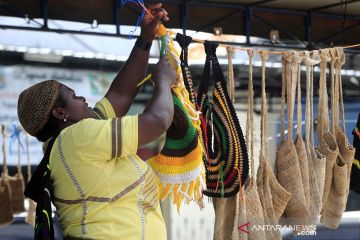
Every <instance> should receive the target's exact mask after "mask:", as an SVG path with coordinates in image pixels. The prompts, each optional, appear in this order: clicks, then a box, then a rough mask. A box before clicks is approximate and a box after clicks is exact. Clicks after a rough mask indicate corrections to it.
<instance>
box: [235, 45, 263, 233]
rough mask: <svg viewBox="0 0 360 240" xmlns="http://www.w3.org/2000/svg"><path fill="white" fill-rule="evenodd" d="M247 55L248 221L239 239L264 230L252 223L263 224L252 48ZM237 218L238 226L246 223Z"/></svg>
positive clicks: (246, 195)
mask: <svg viewBox="0 0 360 240" xmlns="http://www.w3.org/2000/svg"><path fill="white" fill-rule="evenodd" d="M248 55H249V91H248V112H247V120H246V143H247V148H248V149H247V150H248V154H249V156H250V158H249V160H250V175H249V176H248V178H247V180H246V182H245V201H244V203H245V205H246V217H247V222H248V223H249V228H248V229H247V231H248V232H249V234H248V235H247V238H245V236H243V233H244V232H243V231H241V230H239V239H251V240H257V239H265V231H262V230H257V229H255V228H253V227H252V226H253V225H260V226H263V225H264V214H263V211H262V206H261V202H260V197H259V192H258V188H257V185H256V172H257V170H256V169H255V163H254V144H255V139H254V90H253V74H252V73H253V72H252V71H253V60H254V50H248ZM247 222H242V221H240V220H239V226H241V225H243V224H245V223H247Z"/></svg>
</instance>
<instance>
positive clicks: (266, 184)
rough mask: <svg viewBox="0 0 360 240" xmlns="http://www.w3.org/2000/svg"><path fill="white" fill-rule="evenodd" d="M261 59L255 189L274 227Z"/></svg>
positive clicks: (272, 234) (276, 234)
mask: <svg viewBox="0 0 360 240" xmlns="http://www.w3.org/2000/svg"><path fill="white" fill-rule="evenodd" d="M259 54H260V58H261V75H262V77H261V90H262V91H261V92H262V93H261V100H262V101H261V146H260V157H259V160H260V163H259V169H258V172H257V179H256V181H257V187H258V191H259V197H260V201H261V206H262V210H263V214H264V222H265V224H267V225H271V226H276V225H277V224H278V221H277V219H276V215H275V210H274V206H273V198H272V192H271V187H270V181H269V179H270V178H269V176H270V174H271V173H272V169H271V167H270V165H269V143H268V113H267V106H266V92H265V62H266V60H267V59H268V54H267V52H265V51H261V52H259ZM266 239H271V240H273V239H281V235H280V231H279V230H277V229H270V231H268V232H267V233H266Z"/></svg>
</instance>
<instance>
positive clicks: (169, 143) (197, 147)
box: [148, 25, 205, 210]
mask: <svg viewBox="0 0 360 240" xmlns="http://www.w3.org/2000/svg"><path fill="white" fill-rule="evenodd" d="M157 35H158V36H160V37H161V39H162V47H161V49H162V51H161V54H166V55H167V56H168V58H169V59H170V62H171V65H172V67H173V68H174V69H175V70H176V73H177V79H176V83H175V84H174V86H173V87H172V95H173V102H174V118H173V121H172V124H171V126H170V127H169V129H168V130H167V132H166V136H165V144H164V147H163V149H162V150H161V152H160V153H159V154H158V155H156V156H155V157H154V158H153V159H151V160H149V161H148V162H149V164H150V166H151V167H152V168H153V170H154V172H155V173H156V175H157V176H158V179H159V184H158V185H159V198H160V200H164V199H165V198H166V197H168V196H170V197H171V199H172V202H173V204H175V205H176V206H177V209H178V210H179V209H180V206H181V203H182V202H184V201H185V202H186V203H189V201H190V200H191V201H195V202H196V203H197V204H198V205H199V206H200V208H202V207H203V201H202V199H203V197H202V191H203V188H204V187H205V169H204V164H203V154H204V149H203V147H202V144H201V142H202V139H201V135H200V134H199V133H200V131H201V128H200V118H199V114H198V112H197V111H196V108H195V106H194V104H193V103H192V102H191V101H190V97H189V92H188V90H187V89H186V86H185V83H184V78H183V74H182V70H181V64H180V59H179V56H180V54H179V52H178V51H177V50H176V48H175V46H174V42H173V39H172V38H171V37H170V35H169V33H167V31H166V28H165V27H164V26H163V25H161V26H160V28H159V30H158V32H157Z"/></svg>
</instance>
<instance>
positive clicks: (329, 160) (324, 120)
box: [316, 49, 339, 207]
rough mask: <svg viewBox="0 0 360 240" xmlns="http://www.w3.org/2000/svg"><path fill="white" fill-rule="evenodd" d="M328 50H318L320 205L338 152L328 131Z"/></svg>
mask: <svg viewBox="0 0 360 240" xmlns="http://www.w3.org/2000/svg"><path fill="white" fill-rule="evenodd" d="M328 52H329V51H328V50H327V49H322V50H321V52H320V59H321V62H320V82H319V104H318V125H317V130H318V142H319V143H318V144H319V145H318V146H317V148H316V149H317V150H318V151H319V152H320V153H321V154H323V155H324V156H325V157H326V169H325V181H324V191H323V195H322V207H324V206H325V203H326V201H327V197H328V195H329V191H330V187H331V182H332V176H333V168H334V164H335V161H336V158H337V156H338V153H339V149H338V147H337V144H336V141H335V138H334V136H333V134H331V132H330V131H329V115H328V95H327V86H326V64H327V62H329V61H330V60H331V58H330V57H329V56H328Z"/></svg>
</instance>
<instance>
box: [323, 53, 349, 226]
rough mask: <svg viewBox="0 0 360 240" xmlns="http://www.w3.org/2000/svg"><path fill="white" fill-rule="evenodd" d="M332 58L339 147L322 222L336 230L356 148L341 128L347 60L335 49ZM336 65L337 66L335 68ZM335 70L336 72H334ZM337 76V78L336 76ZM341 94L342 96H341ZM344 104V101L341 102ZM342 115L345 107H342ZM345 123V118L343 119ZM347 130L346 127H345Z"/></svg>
mask: <svg viewBox="0 0 360 240" xmlns="http://www.w3.org/2000/svg"><path fill="white" fill-rule="evenodd" d="M329 52H330V56H331V58H332V59H331V61H330V63H331V65H330V66H331V67H330V76H331V95H332V98H331V104H332V122H331V131H332V133H333V134H334V135H335V136H336V141H337V145H338V147H339V155H338V156H337V159H336V162H335V165H334V168H333V179H332V183H331V187H330V192H329V196H328V199H327V202H326V203H325V206H324V208H323V211H322V215H321V219H320V222H321V223H322V224H323V225H324V226H326V227H328V228H331V229H336V228H337V227H338V226H339V224H340V221H341V217H342V214H343V212H344V211H345V208H346V202H347V196H348V191H349V177H350V170H351V164H352V160H353V158H354V148H353V147H350V146H349V144H348V141H347V139H346V136H345V133H344V131H343V129H341V128H340V127H339V120H340V116H339V101H340V98H341V99H342V97H339V95H340V94H341V93H342V91H341V90H340V88H341V87H342V86H341V80H340V78H341V65H342V64H344V62H345V58H344V54H343V52H341V50H340V51H339V52H338V53H337V51H336V49H335V48H332V49H329ZM334 65H335V66H334ZM334 68H335V71H334ZM334 75H335V76H334ZM339 93H340V94H339ZM340 104H343V103H342V100H341V101H340ZM342 114H344V113H343V107H342ZM343 121H344V118H343ZM343 127H344V128H345V125H344V126H343Z"/></svg>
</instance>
